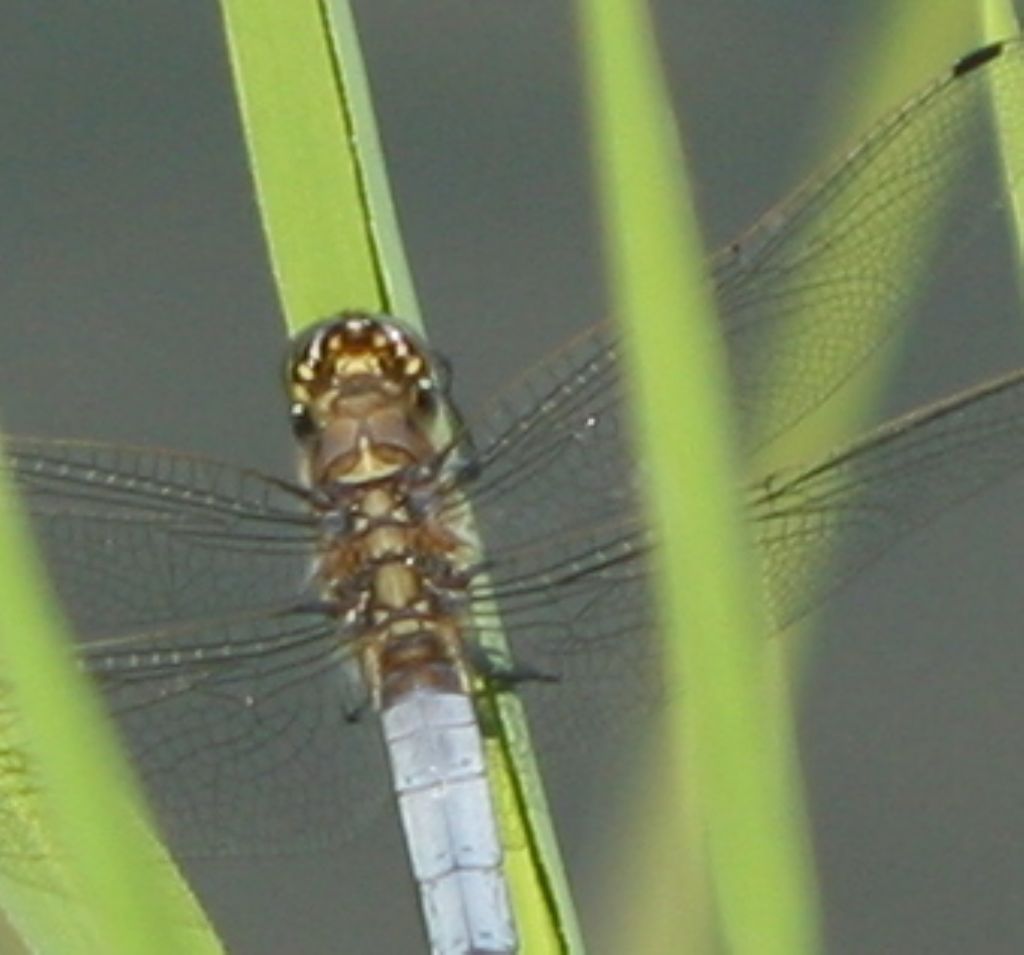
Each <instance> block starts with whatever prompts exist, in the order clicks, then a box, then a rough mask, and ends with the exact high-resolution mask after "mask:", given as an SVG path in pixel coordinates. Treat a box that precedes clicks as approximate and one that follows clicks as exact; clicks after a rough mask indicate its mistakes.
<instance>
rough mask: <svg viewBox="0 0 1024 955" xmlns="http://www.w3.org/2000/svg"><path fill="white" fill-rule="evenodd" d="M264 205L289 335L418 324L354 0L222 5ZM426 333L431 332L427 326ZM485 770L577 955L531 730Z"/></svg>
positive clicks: (511, 727)
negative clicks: (339, 316) (328, 324)
mask: <svg viewBox="0 0 1024 955" xmlns="http://www.w3.org/2000/svg"><path fill="white" fill-rule="evenodd" d="M222 8H223V11H224V20H225V24H226V29H227V35H228V45H229V48H230V51H231V58H232V63H233V66H234V72H235V85H236V88H237V90H238V97H239V102H240V105H241V109H242V118H243V125H244V128H245V133H246V141H247V145H248V150H249V156H250V164H251V167H252V171H253V180H254V184H255V189H256V195H257V199H258V202H259V206H260V212H261V215H262V220H263V228H264V232H265V234H266V237H267V246H268V250H269V255H270V260H271V263H272V268H273V271H274V275H275V278H276V280H277V285H278V290H279V295H280V298H281V301H282V304H283V307H284V311H285V313H286V317H287V321H288V324H289V326H290V327H291V328H292V329H298V328H301V327H303V326H305V325H307V324H309V323H310V322H313V321H317V320H319V319H323V318H325V317H327V316H329V315H332V314H335V313H337V312H338V311H340V310H342V309H345V308H366V309H370V310H373V311H385V312H389V313H391V314H395V315H399V316H401V317H402V318H403V319H405V320H407V321H411V322H413V323H418V317H419V316H418V307H417V304H416V298H415V292H414V289H413V284H412V281H411V278H410V276H409V269H408V266H407V264H406V259H405V253H404V250H403V248H402V243H401V237H400V233H399V229H398V224H397V221H396V217H395V212H394V208H393V204H392V201H391V197H390V191H389V189H388V185H387V170H386V167H385V163H384V158H383V153H382V150H381V147H380V140H379V136H378V132H377V127H376V121H375V118H374V115H373V107H372V101H371V96H370V92H369V84H368V81H367V78H366V73H365V69H364V66H363V61H362V54H361V53H360V50H359V43H358V36H357V33H356V29H355V25H354V22H353V18H352V13H351V10H350V8H349V4H348V3H347V2H345V0H324V2H316V0H222ZM421 330H422V327H421ZM496 709H497V712H498V714H499V716H500V720H501V728H502V733H501V734H500V738H501V739H502V741H503V743H502V744H499V745H491V746H490V748H489V751H488V757H489V768H490V772H491V777H492V780H493V781H494V784H495V789H496V792H497V793H498V796H499V805H500V807H501V817H502V818H501V824H502V828H503V834H504V837H505V842H506V853H507V855H506V871H507V874H508V877H509V882H510V888H511V891H512V896H513V904H514V907H515V910H516V918H517V921H518V923H519V928H520V933H521V935H522V936H523V939H524V945H525V947H526V949H527V950H528V951H530V952H540V953H548V952H562V951H576V950H579V946H578V930H577V928H576V923H575V916H574V915H573V912H572V906H571V901H570V899H569V894H568V890H567V887H566V886H567V883H566V879H565V875H564V872H563V869H562V865H561V862H560V860H559V857H558V851H557V845H556V841H555V838H554V834H553V830H552V827H551V823H550V819H549V817H548V813H547V810H546V805H545V800H544V797H543V791H542V787H541V784H540V780H539V775H538V773H537V770H536V765H535V763H534V760H533V757H532V754H531V752H530V749H529V745H528V739H529V737H528V733H527V729H526V726H525V722H524V721H523V719H522V715H521V712H520V711H519V709H518V705H517V704H516V703H515V701H511V700H499V701H497V707H496Z"/></svg>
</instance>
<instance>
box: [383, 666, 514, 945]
mask: <svg viewBox="0 0 1024 955" xmlns="http://www.w3.org/2000/svg"><path fill="white" fill-rule="evenodd" d="M381 718H382V721H383V725H384V738H385V742H386V744H387V750H388V758H389V761H390V764H391V774H392V779H393V782H394V787H395V793H396V795H397V799H398V806H399V811H400V814H401V818H402V827H403V829H404V830H405V838H406V844H407V846H408V850H409V857H410V861H411V864H412V872H413V877H414V878H415V880H416V882H417V885H418V887H419V892H420V900H421V905H422V909H423V914H424V918H425V921H426V923H427V931H428V934H429V936H430V945H431V951H432V952H433V953H434V955H470V953H480V955H482V953H494V955H501V953H505V955H512V953H515V952H517V951H518V950H519V949H518V942H517V939H516V932H515V928H514V923H513V919H512V911H511V907H510V904H509V898H508V890H507V887H506V885H505V879H504V874H503V872H502V856H503V854H502V848H501V841H500V839H499V835H498V830H497V826H496V824H495V814H494V805H493V800H492V798H491V793H490V788H489V784H488V780H487V769H486V763H485V761H484V751H483V741H482V737H481V734H480V728H479V725H478V723H477V718H476V712H475V710H474V706H473V701H472V699H471V698H470V697H469V696H468V695H466V694H465V693H463V692H460V691H455V692H452V691H450V690H443V689H439V688H438V687H436V686H431V685H420V686H414V687H413V688H412V689H410V690H408V691H407V692H406V693H404V694H402V695H400V696H399V697H398V698H397V699H395V700H394V701H393V702H392V703H390V705H388V706H387V708H386V709H385V710H384V711H383V713H382V714H381Z"/></svg>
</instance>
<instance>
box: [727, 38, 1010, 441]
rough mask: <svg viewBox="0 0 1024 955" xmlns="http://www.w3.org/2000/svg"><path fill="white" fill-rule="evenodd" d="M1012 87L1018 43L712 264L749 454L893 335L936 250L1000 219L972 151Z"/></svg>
mask: <svg viewBox="0 0 1024 955" xmlns="http://www.w3.org/2000/svg"><path fill="white" fill-rule="evenodd" d="M1022 83H1024V45H1022V42H1021V41H1020V40H1011V41H1007V42H1004V43H999V44H993V45H992V46H989V47H985V48H983V49H981V50H977V51H975V52H974V53H972V54H970V55H969V56H966V57H964V58H963V59H961V60H960V61H959V62H958V63H957V64H955V65H954V66H953V67H952V68H951V69H950V70H948V71H947V72H946V74H945V75H943V76H942V77H940V78H939V79H937V80H936V81H934V82H933V83H932V84H931V85H929V86H927V87H926V88H925V89H924V90H922V91H921V92H920V93H918V94H917V95H916V96H915V97H913V98H912V99H911V100H909V101H908V102H907V103H906V104H905V105H904V106H903V107H902V108H900V109H898V110H897V111H895V112H894V113H892V114H891V115H890V116H889V117H888V118H886V119H884V120H883V121H882V122H881V123H880V124H879V125H878V126H876V127H875V128H874V129H873V131H871V132H870V133H869V134H868V135H867V136H866V137H865V138H863V139H862V140H861V141H860V142H859V143H858V145H856V146H855V147H854V148H853V149H851V150H850V151H849V152H847V153H846V154H845V155H843V156H842V157H841V158H840V159H839V161H838V162H837V163H836V164H835V165H834V166H833V167H832V168H831V169H826V170H825V172H824V173H823V174H822V175H819V176H817V177H814V178H811V179H810V180H808V181H807V182H805V183H804V184H803V185H802V186H801V187H800V188H799V189H798V190H797V191H796V192H795V193H794V194H793V195H792V196H790V198H789V199H787V200H786V201H784V202H783V203H781V204H780V205H779V206H778V207H777V208H775V209H772V210H770V211H769V212H768V213H767V214H766V215H765V216H764V217H763V218H762V219H761V220H760V221H759V222H758V223H756V224H755V225H754V226H753V228H751V229H750V230H749V231H748V232H747V233H746V234H744V235H742V236H741V237H740V238H739V239H738V240H737V241H735V242H733V243H731V244H729V245H728V246H726V247H725V248H724V249H722V250H721V251H720V252H719V253H718V254H717V255H716V256H715V257H714V258H713V260H712V263H711V271H712V276H713V281H714V285H715V288H716V291H717V297H718V303H719V308H720V311H721V314H722V320H723V322H724V331H725V335H726V339H727V342H728V350H729V357H730V361H731V365H732V374H733V378H734V383H735V399H736V405H737V410H738V413H739V418H740V422H741V425H742V427H743V430H744V432H745V438H746V443H747V445H748V447H751V448H754V447H758V446H760V445H762V444H764V443H765V442H766V441H767V440H768V439H770V438H771V437H773V436H775V435H777V434H779V433H781V432H782V431H784V430H785V429H786V428H787V427H789V426H790V425H791V424H793V423H794V422H795V421H797V420H798V419H799V418H801V417H802V416H803V415H805V414H806V413H807V412H809V411H810V410H811V409H813V408H814V407H816V406H817V405H818V404H820V403H821V402H822V401H823V400H824V399H825V398H827V397H828V396H829V395H830V394H831V393H832V392H833V391H835V390H836V389H837V388H838V387H839V385H841V384H842V383H843V382H844V381H845V380H846V379H847V378H848V377H849V375H850V373H851V372H852V371H853V370H855V369H856V368H857V367H858V366H859V365H860V364H861V363H862V362H863V361H864V360H865V359H866V358H867V357H868V356H870V355H871V354H872V353H873V352H874V351H875V349H876V348H877V347H878V346H879V345H880V344H881V343H882V342H883V341H884V340H885V339H886V338H887V337H888V336H889V335H890V334H891V333H892V331H893V330H894V329H896V328H897V327H899V324H900V322H901V321H902V320H903V318H904V317H905V314H906V310H907V308H908V306H909V305H910V304H911V303H912V302H913V301H914V298H915V297H916V295H917V293H918V291H919V289H920V287H921V284H922V280H923V279H924V278H925V270H926V266H927V265H928V264H929V262H930V261H931V260H932V259H933V258H934V256H935V255H936V254H937V252H938V251H939V248H938V247H939V246H940V243H941V244H942V245H943V246H946V245H948V246H950V247H951V248H950V249H949V251H950V252H952V251H955V250H957V249H959V248H960V246H961V245H962V244H963V242H964V241H965V238H966V237H967V236H969V235H970V234H971V233H972V232H974V231H976V229H977V227H978V225H979V217H983V216H984V215H985V214H986V213H991V212H993V211H994V210H997V209H999V208H1000V207H1001V206H1002V204H1003V203H1004V202H1005V197H1006V195H1007V190H1006V182H1005V179H1004V176H1005V170H1004V169H1003V168H1002V166H1001V165H1000V164H999V163H998V162H985V161H984V159H985V156H984V151H985V149H986V144H988V145H991V144H993V143H994V142H995V137H994V135H993V130H992V127H991V122H992V108H993V104H994V103H997V102H1000V101H1003V102H1008V101H1011V99H1012V98H1011V97H1009V96H1005V97H1002V96H1000V95H999V94H1000V93H1002V92H1004V91H1007V90H1010V89H1013V90H1017V91H1019V90H1020V88H1021V85H1022ZM1007 119H1008V121H1009V122H1012V117H1008V118H1007ZM989 158H994V157H989ZM954 205H955V215H956V221H955V225H953V226H952V227H951V228H948V229H941V228H940V226H941V225H942V223H943V218H944V216H949V215H951V214H952V212H953V209H954ZM972 225H973V227H974V228H969V226H972Z"/></svg>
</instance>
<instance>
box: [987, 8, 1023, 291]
mask: <svg viewBox="0 0 1024 955" xmlns="http://www.w3.org/2000/svg"><path fill="white" fill-rule="evenodd" d="M981 20H982V33H983V34H984V36H985V37H986V39H988V40H1001V39H1005V38H1007V37H1011V36H1016V35H1017V34H1018V33H1019V32H1020V23H1019V22H1018V20H1017V14H1016V11H1015V10H1014V7H1013V3H1011V2H1010V0H983V2H982V9H981ZM1022 100H1024V94H1022V93H1021V91H1020V90H1018V89H1014V87H1013V86H1009V87H1002V86H998V87H994V88H993V90H992V106H993V113H994V123H995V127H996V136H997V140H998V143H999V152H1000V158H1001V160H1002V164H1003V180H1004V182H1005V183H1006V191H1007V195H1008V197H1009V200H1010V202H1009V205H1010V228H1011V231H1012V233H1013V238H1014V244H1015V247H1016V249H1017V261H1018V263H1021V265H1018V276H1019V278H1018V288H1019V290H1020V291H1021V292H1022V293H1024V195H1022V194H1021V190H1022V183H1024V123H1022V122H1021V119H1020V117H1021V115H1022V112H1021V111H1022V110H1024V102H1022Z"/></svg>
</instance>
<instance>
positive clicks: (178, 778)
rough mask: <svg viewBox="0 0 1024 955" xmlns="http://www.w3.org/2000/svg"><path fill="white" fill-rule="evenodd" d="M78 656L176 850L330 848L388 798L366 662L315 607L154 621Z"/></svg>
mask: <svg viewBox="0 0 1024 955" xmlns="http://www.w3.org/2000/svg"><path fill="white" fill-rule="evenodd" d="M82 660H83V665H84V667H85V669H86V670H87V671H89V672H90V674H91V675H92V676H93V678H94V679H95V681H96V682H97V684H98V685H99V687H100V689H101V690H102V692H103V693H104V695H105V697H106V699H107V700H108V703H109V705H110V708H111V710H112V711H113V713H114V716H115V718H116V719H117V721H118V724H119V726H120V728H121V730H122V733H123V735H124V737H125V740H126V742H127V744H128V747H129V750H130V751H131V753H132V755H133V757H134V761H135V765H136V766H137V767H138V769H139V773H140V775H141V777H142V779H143V781H144V784H145V785H146V787H147V790H148V792H149V793H150V796H151V799H152V801H153V804H154V805H155V807H156V809H157V814H158V818H159V819H160V821H161V823H162V825H163V828H164V829H165V831H166V833H167V834H168V836H169V838H170V840H171V843H172V845H173V846H174V848H175V849H176V850H177V851H179V852H182V853H184V854H186V855H191V856H209V855H220V854H231V853H244V854H247V855H259V854H261V853H274V852H283V851H287V852H292V851H295V850H296V849H300V848H303V847H306V848H323V847H324V846H327V845H330V844H332V843H335V842H337V841H338V840H339V839H342V840H343V839H345V838H348V837H350V836H351V835H353V834H354V833H356V832H357V831H358V830H359V828H360V827H361V826H362V825H363V824H364V823H365V822H366V821H367V820H368V819H370V818H371V817H372V815H373V814H374V813H375V811H376V809H377V808H378V807H379V806H380V805H381V804H382V802H383V801H384V799H385V798H386V795H387V792H388V787H387V780H388V776H387V773H386V771H385V766H384V763H383V759H382V749H381V745H380V740H379V726H378V725H377V720H376V719H375V717H374V714H373V713H372V712H370V711H368V710H367V706H366V703H367V693H366V689H365V687H364V686H363V681H362V678H361V675H360V672H359V669H358V667H357V665H356V662H355V660H354V659H353V657H352V655H351V653H350V649H349V646H348V645H347V644H346V643H345V641H344V640H343V639H342V638H341V636H340V634H339V630H338V626H337V624H336V622H335V621H334V620H331V619H329V618H325V617H324V616H323V615H322V614H320V613H317V612H313V611H310V610H308V609H304V608H302V607H289V606H282V607H281V608H279V609H278V610H277V611H276V612H274V613H258V614H249V615H246V614H238V615H235V616H234V617H230V618H222V619H210V620H208V621H205V622H202V623H198V622H189V623H188V624H184V625H178V626H170V627H157V628H154V629H152V630H149V631H142V632H137V633H133V634H132V635H130V636H124V637H116V638H111V639H106V640H102V641H94V642H91V643H89V644H87V645H86V646H85V647H84V649H83V651H82ZM360 716H361V717H362V718H361V719H356V717H360Z"/></svg>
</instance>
